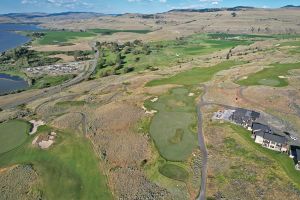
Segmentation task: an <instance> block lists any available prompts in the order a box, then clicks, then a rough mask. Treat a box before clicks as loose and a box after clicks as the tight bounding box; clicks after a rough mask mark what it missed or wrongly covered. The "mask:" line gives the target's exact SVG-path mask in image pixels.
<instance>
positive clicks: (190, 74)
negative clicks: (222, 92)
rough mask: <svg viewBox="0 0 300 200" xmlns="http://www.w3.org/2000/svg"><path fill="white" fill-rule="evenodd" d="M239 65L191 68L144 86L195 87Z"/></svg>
mask: <svg viewBox="0 0 300 200" xmlns="http://www.w3.org/2000/svg"><path fill="white" fill-rule="evenodd" d="M239 64H242V62H238V61H225V62H222V63H220V64H217V65H215V66H212V67H206V68H193V69H191V70H188V71H185V72H182V73H179V74H176V75H175V76H172V77H169V78H163V79H158V80H153V81H150V82H148V83H147V84H146V86H157V85H165V84H179V85H187V86H189V85H196V84H200V83H204V82H207V81H209V80H210V79H211V78H212V77H213V76H214V75H215V74H216V73H217V72H219V71H222V70H226V69H229V68H231V67H233V66H235V65H239Z"/></svg>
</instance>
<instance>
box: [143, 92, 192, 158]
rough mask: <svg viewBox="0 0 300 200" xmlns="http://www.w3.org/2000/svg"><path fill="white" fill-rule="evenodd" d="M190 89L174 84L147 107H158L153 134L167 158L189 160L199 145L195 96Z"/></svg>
mask: <svg viewBox="0 0 300 200" xmlns="http://www.w3.org/2000/svg"><path fill="white" fill-rule="evenodd" d="M188 93H189V92H188V90H187V89H185V88H175V89H173V90H171V91H170V93H169V94H166V95H163V96H161V97H160V98H159V99H158V101H156V102H154V103H152V102H150V101H149V102H148V103H147V105H146V106H147V107H150V108H151V109H155V110H158V113H157V114H156V115H155V116H154V117H153V119H152V122H151V125H150V135H151V137H152V138H153V140H154V143H155V144H156V147H157V148H158V151H159V153H160V155H161V156H162V157H163V158H165V159H166V160H172V161H183V160H186V159H187V158H188V157H189V156H190V155H191V153H192V151H193V149H194V148H196V146H197V134H196V133H195V132H193V130H192V129H191V126H193V124H194V122H195V121H196V108H195V106H194V100H195V98H194V97H188Z"/></svg>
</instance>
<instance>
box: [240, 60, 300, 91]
mask: <svg viewBox="0 0 300 200" xmlns="http://www.w3.org/2000/svg"><path fill="white" fill-rule="evenodd" d="M295 69H300V63H283V64H281V63H276V64H272V65H271V67H270V68H265V69H263V70H261V71H259V72H256V73H254V74H251V75H249V76H248V78H247V79H243V80H239V81H237V83H238V84H240V85H245V86H252V85H266V86H272V87H285V86H288V85H289V82H288V79H286V78H285V77H286V76H287V75H289V71H290V70H295ZM280 77H284V78H280Z"/></svg>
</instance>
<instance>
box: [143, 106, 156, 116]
mask: <svg viewBox="0 0 300 200" xmlns="http://www.w3.org/2000/svg"><path fill="white" fill-rule="evenodd" d="M142 109H143V110H144V111H145V113H146V114H151V115H152V114H155V113H157V110H150V111H149V110H147V108H146V107H145V106H142Z"/></svg>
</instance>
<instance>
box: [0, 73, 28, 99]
mask: <svg viewBox="0 0 300 200" xmlns="http://www.w3.org/2000/svg"><path fill="white" fill-rule="evenodd" d="M28 87H29V85H28V83H27V81H25V80H24V79H22V78H20V77H18V76H10V75H7V74H1V73H0V95H3V94H8V93H11V92H14V91H17V90H24V89H26V88H28Z"/></svg>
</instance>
